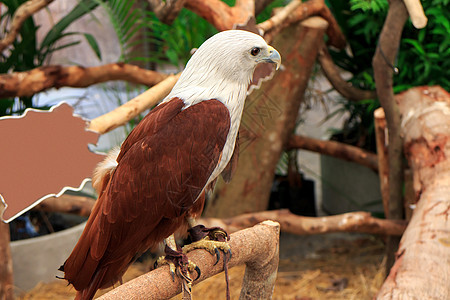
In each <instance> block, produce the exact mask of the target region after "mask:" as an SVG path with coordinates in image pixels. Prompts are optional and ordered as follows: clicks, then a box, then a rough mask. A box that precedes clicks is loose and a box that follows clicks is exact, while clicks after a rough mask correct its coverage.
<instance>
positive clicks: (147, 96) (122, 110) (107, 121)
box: [88, 74, 180, 134]
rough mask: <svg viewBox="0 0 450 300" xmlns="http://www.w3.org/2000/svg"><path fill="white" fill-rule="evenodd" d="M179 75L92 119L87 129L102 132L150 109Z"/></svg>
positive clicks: (168, 78) (164, 95) (167, 92)
mask: <svg viewBox="0 0 450 300" xmlns="http://www.w3.org/2000/svg"><path fill="white" fill-rule="evenodd" d="M179 77H180V74H178V75H170V76H169V77H167V78H166V79H164V80H163V81H161V82H160V83H158V84H157V85H155V86H154V87H152V88H150V89H148V90H147V91H145V92H144V93H142V94H140V95H139V96H137V97H135V98H133V99H131V100H130V101H128V102H127V103H125V104H123V105H122V106H119V107H117V108H116V109H114V110H113V111H110V112H108V113H106V114H104V115H101V116H100V117H98V118H95V119H93V120H92V121H91V122H90V124H89V127H88V128H89V130H93V131H96V132H98V133H100V134H103V133H106V132H109V131H111V130H113V129H114V128H117V127H119V126H122V125H124V124H125V123H126V122H128V121H129V120H131V119H133V118H134V117H136V116H137V115H138V114H140V113H141V112H143V111H145V110H147V109H150V108H151V107H152V106H154V105H156V104H157V103H158V102H159V101H161V100H162V99H164V97H166V96H167V95H168V94H169V93H170V91H171V90H172V88H173V86H174V85H175V83H176V82H177V80H178V78H179Z"/></svg>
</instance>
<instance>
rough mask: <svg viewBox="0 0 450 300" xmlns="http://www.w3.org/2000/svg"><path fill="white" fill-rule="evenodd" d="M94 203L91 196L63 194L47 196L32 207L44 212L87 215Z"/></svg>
mask: <svg viewBox="0 0 450 300" xmlns="http://www.w3.org/2000/svg"><path fill="white" fill-rule="evenodd" d="M94 204H95V199H93V198H89V197H83V196H76V195H68V194H64V195H61V196H59V197H51V198H47V199H45V200H44V201H42V202H41V203H39V204H38V205H36V206H35V207H34V208H33V209H34V210H42V211H46V212H64V213H69V214H75V215H79V216H86V217H87V216H89V215H90V214H91V211H92V208H93V207H94Z"/></svg>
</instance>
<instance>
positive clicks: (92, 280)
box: [60, 30, 281, 299]
mask: <svg viewBox="0 0 450 300" xmlns="http://www.w3.org/2000/svg"><path fill="white" fill-rule="evenodd" d="M280 61H281V58H280V54H279V53H278V52H277V51H276V50H275V49H274V48H273V47H271V46H269V45H267V43H266V42H265V41H264V39H263V38H262V37H261V36H259V35H256V34H254V33H251V32H247V31H242V30H229V31H224V32H220V33H218V34H216V35H214V36H213V37H211V38H209V39H208V40H207V41H205V42H204V43H203V44H202V45H201V46H200V47H199V48H198V50H197V51H196V52H195V53H194V54H193V55H192V57H191V59H190V60H189V62H188V63H187V65H186V68H185V70H184V71H183V72H182V74H181V77H180V79H179V80H178V82H177V83H176V84H175V86H174V87H173V89H172V91H171V92H170V94H169V95H168V96H167V97H166V98H165V99H164V101H162V102H161V103H160V104H159V105H158V106H157V107H155V108H154V109H153V110H151V111H150V113H149V114H148V115H147V116H146V117H145V118H144V119H142V121H141V122H140V123H139V124H138V125H137V126H136V128H134V130H133V131H132V132H131V133H130V134H129V136H128V137H127V138H126V140H125V141H124V142H123V144H122V146H121V148H120V152H118V153H116V154H114V153H112V154H110V155H109V157H108V158H107V159H106V160H105V161H104V162H103V163H101V164H100V165H99V166H98V167H97V169H96V171H95V173H94V176H93V184H94V187H96V189H97V191H98V200H97V201H96V204H95V206H94V208H93V210H92V213H91V215H90V217H89V220H88V222H87V224H86V227H85V229H84V231H83V233H82V235H81V237H80V239H79V241H78V243H77V244H76V246H75V248H74V249H73V251H72V254H71V255H70V256H69V258H68V259H67V260H66V262H65V263H64V265H63V266H61V268H60V270H61V271H64V279H66V280H67V281H68V282H69V283H70V284H72V285H73V286H74V287H75V289H76V290H77V297H76V299H92V298H93V297H94V294H95V292H96V291H97V290H98V289H100V288H106V287H109V286H112V285H113V284H114V283H116V282H117V281H119V280H121V277H122V275H123V274H124V273H125V271H126V270H127V268H128V266H129V265H130V264H131V263H133V262H134V261H135V259H136V258H137V257H139V255H140V254H142V253H143V252H145V251H146V250H148V249H151V248H155V247H156V246H157V245H158V244H160V243H162V242H163V241H165V242H166V258H167V257H168V255H169V252H172V251H174V252H177V253H180V250H179V249H177V246H176V243H175V239H174V237H173V234H174V232H175V231H179V230H180V228H181V229H183V228H184V229H187V228H188V227H191V228H192V227H194V226H195V225H196V224H195V221H194V219H195V217H198V216H199V215H200V214H201V212H202V210H203V206H204V202H205V196H204V192H205V190H207V189H209V188H211V186H212V185H213V184H214V182H215V180H216V178H217V177H218V176H219V175H220V174H221V173H222V172H224V170H225V172H226V173H227V174H226V175H225V176H224V177H226V178H229V177H230V176H229V169H230V167H227V166H230V165H234V163H233V161H234V158H233V159H232V157H236V155H233V153H234V152H235V144H236V137H237V135H238V129H239V124H240V122H241V116H242V110H243V108H244V102H245V98H246V96H247V90H248V87H249V84H250V81H251V79H252V76H253V71H254V70H255V67H256V66H257V65H258V64H259V63H263V62H269V63H275V64H276V65H277V68H278V66H279V65H280ZM195 227H197V226H195ZM202 230H203V231H205V230H204V229H200V231H202ZM218 244H220V242H218ZM223 244H224V243H223V242H222V245H223ZM213 247H214V248H215V246H213ZM193 248H198V247H193ZM225 248H226V247H225ZM225 248H224V247H222V248H221V249H222V250H223V251H227V249H225ZM215 250H217V249H215ZM209 251H211V250H210V249H209ZM172 253H173V252H172ZM213 253H214V252H213ZM172 257H173V256H172Z"/></svg>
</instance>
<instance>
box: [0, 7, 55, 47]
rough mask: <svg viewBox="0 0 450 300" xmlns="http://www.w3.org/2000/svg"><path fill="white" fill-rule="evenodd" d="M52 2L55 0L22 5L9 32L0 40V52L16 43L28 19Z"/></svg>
mask: <svg viewBox="0 0 450 300" xmlns="http://www.w3.org/2000/svg"><path fill="white" fill-rule="evenodd" d="M51 2H53V0H30V1H27V2H25V3H23V4H22V5H20V6H19V8H18V9H17V10H16V12H15V13H14V16H13V18H12V21H11V27H10V28H9V32H8V33H7V34H6V35H5V36H4V37H3V39H1V40H0V52H3V50H4V49H5V48H6V47H8V46H9V45H11V44H12V43H13V42H14V40H15V39H16V37H17V35H18V34H19V32H20V29H21V28H22V25H23V23H24V22H25V20H26V19H28V18H29V17H30V16H32V15H33V14H34V13H36V12H38V11H39V10H41V9H42V8H44V7H46V6H47V5H48V4H50V3H51Z"/></svg>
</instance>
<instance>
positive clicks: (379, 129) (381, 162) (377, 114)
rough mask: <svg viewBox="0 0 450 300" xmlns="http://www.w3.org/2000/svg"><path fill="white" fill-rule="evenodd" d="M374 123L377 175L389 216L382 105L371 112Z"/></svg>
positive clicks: (387, 172)
mask: <svg viewBox="0 0 450 300" xmlns="http://www.w3.org/2000/svg"><path fill="white" fill-rule="evenodd" d="M373 117H374V123H375V124H374V125H375V139H376V143H377V157H378V168H379V171H378V177H379V179H380V189H381V198H382V200H383V209H384V215H385V216H386V218H389V161H388V143H387V130H386V117H385V115H384V110H383V108H382V107H380V108H377V109H376V110H375V111H374V112H373Z"/></svg>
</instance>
